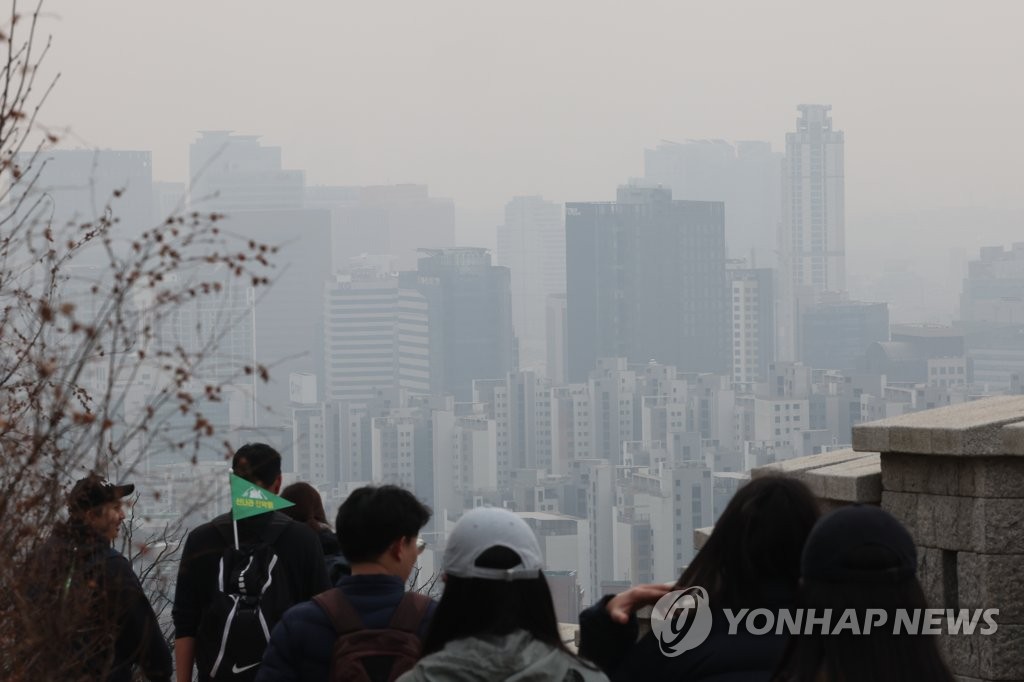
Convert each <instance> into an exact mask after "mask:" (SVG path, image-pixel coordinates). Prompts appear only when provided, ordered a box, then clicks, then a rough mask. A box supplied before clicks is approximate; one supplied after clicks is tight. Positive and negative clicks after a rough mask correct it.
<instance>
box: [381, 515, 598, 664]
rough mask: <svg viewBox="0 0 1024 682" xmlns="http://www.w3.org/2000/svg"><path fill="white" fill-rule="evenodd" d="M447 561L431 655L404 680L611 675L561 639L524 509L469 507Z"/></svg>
mask: <svg viewBox="0 0 1024 682" xmlns="http://www.w3.org/2000/svg"><path fill="white" fill-rule="evenodd" d="M443 569H444V580H445V587H444V594H443V595H442V596H441V601H440V603H439V604H438V605H437V610H436V611H435V612H434V619H433V621H432V622H431V625H430V630H429V631H428V632H427V637H426V641H425V642H424V645H423V653H424V658H422V659H421V660H420V661H419V663H417V664H416V666H415V667H414V668H413V669H412V670H410V671H409V672H407V673H405V674H404V675H402V676H401V677H400V678H398V679H399V682H412V681H416V682H428V681H433V680H446V681H455V682H476V681H478V680H479V681H480V682H483V681H485V680H486V681H488V682H489V681H491V680H515V681H516V682H546V681H549V680H550V681H551V682H591V681H592V680H593V681H596V680H607V678H606V677H605V675H604V673H602V672H600V671H599V670H598V669H597V668H596V667H595V666H592V665H590V664H588V663H587V662H585V661H583V660H582V659H579V658H577V657H576V656H574V655H573V654H572V653H571V652H570V651H569V650H568V649H566V648H565V645H564V644H563V643H562V640H561V637H560V636H559V633H558V622H557V619H556V618H555V606H554V602H553V601H552V599H551V591H550V590H549V589H548V583H547V581H546V580H545V579H544V573H543V570H542V569H543V561H542V559H541V552H540V546H539V545H538V544H537V538H536V537H535V536H534V534H533V531H532V530H530V527H529V526H528V525H526V523H525V522H524V521H523V520H522V519H520V518H519V517H518V516H516V515H515V514H513V513H512V512H510V511H507V510H505V509H497V508H492V507H483V508H478V509H474V510H472V511H469V512H466V513H465V514H463V516H462V518H461V519H459V521H458V523H456V524H455V527H454V528H453V529H452V532H451V534H450V535H449V536H448V544H447V546H446V547H445V552H444V565H443Z"/></svg>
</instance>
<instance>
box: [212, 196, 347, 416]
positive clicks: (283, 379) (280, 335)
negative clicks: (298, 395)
mask: <svg viewBox="0 0 1024 682" xmlns="http://www.w3.org/2000/svg"><path fill="white" fill-rule="evenodd" d="M222 227H223V228H224V230H225V231H226V232H229V233H231V234H235V235H239V236H242V237H244V238H245V239H252V240H254V241H256V242H257V243H262V244H269V245H272V246H277V247H278V251H277V253H275V254H274V255H273V258H272V260H271V263H272V265H273V268H272V269H271V270H270V273H269V277H270V280H271V285H270V286H269V287H260V288H258V289H257V290H256V296H255V317H256V321H255V340H256V361H257V362H258V363H260V364H262V365H264V366H266V367H267V368H268V369H269V371H270V380H269V381H268V382H266V383H264V382H262V381H259V382H257V384H256V391H257V401H258V403H259V406H260V408H261V409H260V410H259V411H258V412H257V415H258V423H259V425H261V426H270V425H273V424H281V423H287V422H289V421H290V420H291V408H290V406H289V399H288V375H289V374H291V373H292V372H312V373H314V374H316V375H317V377H323V342H322V339H323V321H324V287H325V284H326V283H327V281H328V278H329V277H330V274H331V232H330V229H331V226H330V216H329V215H328V213H327V211H319V210H305V209H296V210H280V211H275V210H257V211H242V210H236V211H231V212H230V213H228V215H227V217H226V218H225V219H224V221H223V223H222ZM321 385H322V383H321ZM262 408H267V409H262Z"/></svg>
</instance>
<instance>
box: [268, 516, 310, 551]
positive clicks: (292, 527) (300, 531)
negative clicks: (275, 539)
mask: <svg viewBox="0 0 1024 682" xmlns="http://www.w3.org/2000/svg"><path fill="white" fill-rule="evenodd" d="M275 525H277V526H280V525H283V526H284V528H283V530H282V532H281V533H280V536H279V538H280V540H282V541H283V542H291V543H297V544H303V545H309V546H315V547H318V548H319V547H320V546H321V545H320V537H319V536H318V535H317V534H316V531H314V530H313V529H312V528H310V527H309V526H308V525H306V524H305V523H300V522H298V521H296V520H295V519H293V518H291V517H290V516H288V515H286V514H282V513H281V512H273V516H272V517H271V519H270V523H269V524H268V526H267V528H268V530H267V532H270V531H269V529H270V528H272V527H273V526H275Z"/></svg>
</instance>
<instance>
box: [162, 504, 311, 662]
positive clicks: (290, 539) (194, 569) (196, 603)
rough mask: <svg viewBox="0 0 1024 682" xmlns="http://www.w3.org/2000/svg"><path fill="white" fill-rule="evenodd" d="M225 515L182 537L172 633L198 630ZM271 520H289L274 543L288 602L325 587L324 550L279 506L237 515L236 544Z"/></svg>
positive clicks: (255, 537)
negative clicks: (272, 510)
mask: <svg viewBox="0 0 1024 682" xmlns="http://www.w3.org/2000/svg"><path fill="white" fill-rule="evenodd" d="M225 521H228V522H230V513H228V514H224V515H221V516H218V517H217V518H215V519H213V520H212V521H210V522H207V523H204V524H202V525H201V526H197V527H196V528H194V529H193V530H192V532H190V533H189V534H188V538H187V539H186V540H185V547H184V549H183V550H182V554H181V563H180V564H179V566H178V581H177V585H176V588H175V594H174V608H173V610H172V616H173V618H174V630H175V637H177V638H181V637H196V636H197V634H198V632H199V624H200V621H201V619H202V616H203V612H204V610H205V608H206V606H207V605H208V604H210V603H212V602H213V601H214V599H215V597H216V595H217V592H218V588H217V573H218V567H219V563H220V559H221V557H222V556H223V554H224V550H225V549H226V547H227V544H226V543H225V541H224V538H223V537H222V536H221V534H220V531H219V530H218V529H217V527H216V526H217V525H219V524H222V523H224V522H225ZM272 521H275V522H285V523H287V524H288V525H287V528H286V529H285V530H284V532H282V533H281V535H280V536H279V537H278V538H277V540H276V541H275V542H274V545H273V547H274V552H275V554H277V556H278V559H279V561H280V562H281V563H280V566H281V569H280V570H281V571H282V574H283V575H284V576H285V579H286V581H287V585H288V591H287V594H288V597H289V599H290V601H291V603H293V604H297V603H299V602H303V601H306V600H307V599H310V598H312V597H313V595H315V594H318V593H320V592H323V591H324V590H325V589H327V588H328V587H329V584H328V582H327V569H326V568H325V566H324V555H323V550H322V549H321V548H320V541H319V539H318V538H317V536H316V533H314V532H313V530H312V529H311V528H310V527H309V526H307V525H306V524H304V523H298V522H296V521H293V520H292V519H290V518H288V517H287V516H285V515H284V514H281V513H280V512H271V513H269V514H261V515H259V516H252V517H249V518H247V519H242V520H241V521H239V522H238V535H239V542H240V544H242V545H245V544H254V543H256V542H258V541H259V538H261V537H264V534H265V533H266V532H267V529H268V527H269V526H270V524H271V522H272ZM206 678H207V675H206V674H205V673H204V672H203V671H200V674H199V679H200V680H204V679H206Z"/></svg>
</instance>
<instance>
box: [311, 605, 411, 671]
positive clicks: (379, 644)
mask: <svg viewBox="0 0 1024 682" xmlns="http://www.w3.org/2000/svg"><path fill="white" fill-rule="evenodd" d="M313 601H314V602H316V603H317V605H318V606H319V607H320V608H322V609H323V610H324V611H325V612H326V613H327V615H328V616H329V617H330V619H331V624H332V625H333V626H334V632H335V635H337V639H335V640H334V647H333V649H332V650H331V670H330V675H329V676H328V678H327V679H328V680H330V682H393V681H394V680H395V679H396V678H397V677H398V676H399V675H401V674H402V673H404V672H406V671H407V670H409V669H410V668H412V667H413V666H414V665H415V664H416V661H418V660H419V658H420V652H421V648H422V643H421V642H420V638H419V635H418V634H417V633H418V632H419V629H420V624H421V623H422V622H423V619H424V618H425V617H426V615H427V611H428V609H429V608H430V603H431V599H430V598H429V597H427V596H425V595H422V594H416V593H415V592H406V593H405V594H404V595H403V596H402V600H401V601H400V602H399V603H398V606H397V607H395V612H394V613H393V614H392V616H391V621H390V622H389V623H388V627H386V628H382V629H368V628H366V627H364V626H363V621H362V619H361V618H360V617H359V614H358V613H357V612H356V610H355V608H353V606H352V604H351V603H349V601H348V599H347V598H346V597H345V594H344V593H343V592H342V591H341V590H340V589H339V588H334V589H331V590H327V591H326V592H321V593H320V594H318V595H316V596H315V597H313Z"/></svg>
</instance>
